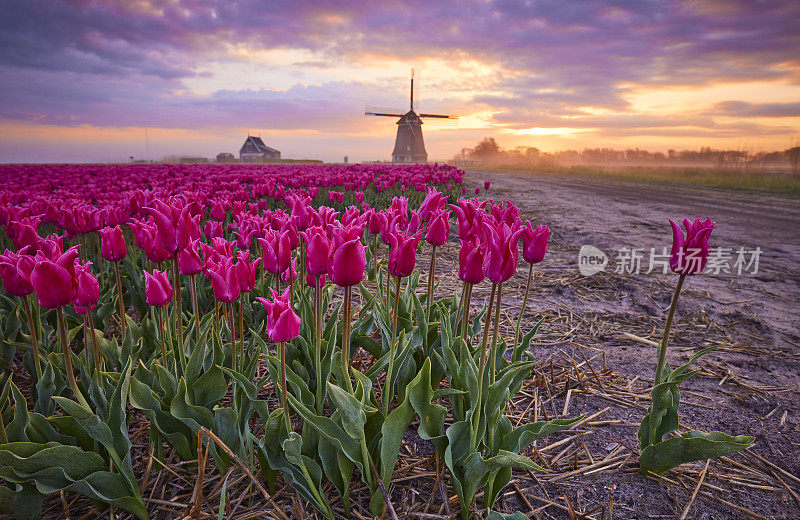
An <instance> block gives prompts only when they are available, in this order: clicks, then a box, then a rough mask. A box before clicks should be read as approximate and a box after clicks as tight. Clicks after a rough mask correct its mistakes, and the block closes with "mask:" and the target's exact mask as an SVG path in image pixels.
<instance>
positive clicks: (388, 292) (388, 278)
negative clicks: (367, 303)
mask: <svg viewBox="0 0 800 520" xmlns="http://www.w3.org/2000/svg"><path fill="white" fill-rule="evenodd" d="M391 283H392V276H391V275H390V274H389V266H388V265H387V266H386V321H389V319H390V316H389V298H391V290H392V289H391V286H390V284H391Z"/></svg>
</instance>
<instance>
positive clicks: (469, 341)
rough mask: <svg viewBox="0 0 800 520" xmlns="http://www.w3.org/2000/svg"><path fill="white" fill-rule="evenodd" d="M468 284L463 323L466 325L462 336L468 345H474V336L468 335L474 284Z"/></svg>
mask: <svg viewBox="0 0 800 520" xmlns="http://www.w3.org/2000/svg"><path fill="white" fill-rule="evenodd" d="M465 283H466V282H465ZM466 285H467V294H466V295H465V296H464V298H465V299H464V317H463V318H462V319H463V320H464V323H463V325H462V326H463V327H464V330H463V332H462V334H461V337H462V338H464V341H465V342H466V343H467V345H468V346H470V347H471V346H472V338H470V337H468V336H467V333H468V331H469V305H470V303H471V302H472V284H471V283H466Z"/></svg>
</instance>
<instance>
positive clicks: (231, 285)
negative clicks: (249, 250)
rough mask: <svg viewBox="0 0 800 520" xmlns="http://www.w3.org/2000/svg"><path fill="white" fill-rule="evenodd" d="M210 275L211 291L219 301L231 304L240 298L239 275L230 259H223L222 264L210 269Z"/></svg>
mask: <svg viewBox="0 0 800 520" xmlns="http://www.w3.org/2000/svg"><path fill="white" fill-rule="evenodd" d="M208 274H209V276H210V277H211V290H212V291H213V293H214V298H216V299H217V301H220V302H223V303H231V302H233V301H235V300H236V298H238V297H239V294H240V293H241V285H240V283H239V275H238V273H237V269H236V266H235V265H234V264H233V262H232V261H231V259H230V258H223V259H222V262H220V263H219V264H217V265H216V266H214V268H212V269H209V271H208Z"/></svg>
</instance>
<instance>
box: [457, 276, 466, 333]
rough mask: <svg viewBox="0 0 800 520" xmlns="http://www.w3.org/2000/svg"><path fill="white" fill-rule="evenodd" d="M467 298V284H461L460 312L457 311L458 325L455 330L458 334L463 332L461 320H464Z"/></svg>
mask: <svg viewBox="0 0 800 520" xmlns="http://www.w3.org/2000/svg"><path fill="white" fill-rule="evenodd" d="M466 298H467V282H461V299H460V300H459V301H458V310H457V311H456V324H455V330H456V333H458V332H459V331H460V330H461V320H462V319H464V316H463V315H462V312H463V310H464V301H465V300H466Z"/></svg>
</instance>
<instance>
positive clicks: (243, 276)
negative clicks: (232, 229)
mask: <svg viewBox="0 0 800 520" xmlns="http://www.w3.org/2000/svg"><path fill="white" fill-rule="evenodd" d="M260 263H261V258H257V259H256V261H255V262H251V261H250V253H248V252H246V251H239V254H238V260H237V262H236V265H235V267H236V274H237V277H238V278H239V289H240V290H241V291H242V292H244V293H249V292H250V291H252V290H253V289H254V288H255V286H256V273H257V272H258V265H259V264H260Z"/></svg>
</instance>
